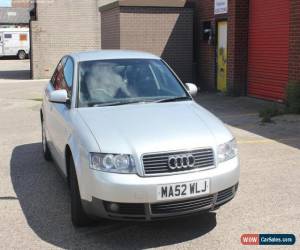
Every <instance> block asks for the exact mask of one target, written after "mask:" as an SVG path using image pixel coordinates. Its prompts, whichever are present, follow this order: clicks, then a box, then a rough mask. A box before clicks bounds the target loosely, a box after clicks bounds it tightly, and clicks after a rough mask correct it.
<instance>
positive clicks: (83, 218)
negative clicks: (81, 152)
mask: <svg viewBox="0 0 300 250" xmlns="http://www.w3.org/2000/svg"><path fill="white" fill-rule="evenodd" d="M69 178H70V196H71V219H72V223H73V225H74V226H75V227H87V226H91V225H93V224H95V221H93V220H92V219H91V218H89V217H88V215H87V214H86V213H85V211H84V209H83V207H82V203H81V197H80V192H79V186H78V181H77V175H76V170H75V165H74V161H73V159H72V158H71V160H70V176H69Z"/></svg>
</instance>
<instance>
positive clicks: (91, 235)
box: [0, 60, 300, 250]
mask: <svg viewBox="0 0 300 250" xmlns="http://www.w3.org/2000/svg"><path fill="white" fill-rule="evenodd" d="M14 69H18V70H17V72H16V74H14V73H13V72H14ZM27 70H28V62H27V64H26V62H25V61H21V62H20V61H14V60H9V62H8V63H7V61H0V79H2V80H0V159H1V161H0V248H1V249H55V248H64V249H76V248H78V249H86V248H89V249H145V248H162V249H230V250H232V249H249V247H245V246H242V245H241V243H240V237H241V234H244V233H293V234H295V235H296V237H297V239H298V242H297V243H296V244H297V245H296V246H294V247H293V248H291V249H297V248H298V249H299V248H300V244H299V239H300V238H299V236H300V195H299V190H300V167H299V166H300V150H299V149H300V117H299V116H282V117H279V118H276V119H275V123H272V124H267V125H261V124H260V122H259V118H258V116H257V111H258V110H259V109H260V108H261V107H262V106H264V105H265V103H264V102H260V101H257V100H254V99H250V98H229V97H223V96H218V95H207V94H205V95H199V97H198V98H197V100H198V101H199V102H200V103H201V104H203V105H204V106H205V107H207V108H208V109H210V110H211V111H212V112H213V113H215V114H217V115H218V116H219V117H220V118H221V119H222V120H223V121H225V122H226V124H227V125H228V127H229V128H230V129H231V130H232V132H233V133H234V134H235V136H236V137H237V140H238V144H239V149H240V156H241V179H240V188H239V191H238V194H237V196H236V198H235V199H234V200H233V201H231V202H230V203H229V204H227V205H226V206H224V207H222V208H221V209H220V210H218V211H216V212H213V213H210V214H207V215H196V216H192V217H186V218H180V219H175V220H170V221H162V222H151V223H136V222H114V221H104V222H103V223H101V224H99V225H97V226H95V227H91V228H83V229H76V228H74V227H73V226H72V224H71V221H70V199H69V193H68V188H67V185H66V184H65V183H64V181H63V180H62V178H61V177H60V175H59V174H58V172H57V171H56V169H55V166H54V165H53V164H52V163H46V162H45V161H44V159H43V157H42V146H41V132H40V130H41V129H40V122H39V108H40V105H41V102H40V101H39V98H41V96H42V90H43V88H44V85H45V83H46V81H28V80H22V79H26V78H27V76H28V75H27V73H28V72H27ZM20 72H21V73H20ZM22 72H23V73H22ZM26 72H27V73H26ZM268 249H271V247H268ZM277 249H288V247H280V248H277Z"/></svg>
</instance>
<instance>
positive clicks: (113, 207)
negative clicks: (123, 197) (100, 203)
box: [109, 203, 119, 213]
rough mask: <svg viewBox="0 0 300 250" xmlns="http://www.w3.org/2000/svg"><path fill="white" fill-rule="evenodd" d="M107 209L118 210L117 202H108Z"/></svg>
mask: <svg viewBox="0 0 300 250" xmlns="http://www.w3.org/2000/svg"><path fill="white" fill-rule="evenodd" d="M109 210H110V211H111V212H114V213H117V212H118V211H119V205H118V204H117V203H110V204H109Z"/></svg>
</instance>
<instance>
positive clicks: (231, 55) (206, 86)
mask: <svg viewBox="0 0 300 250" xmlns="http://www.w3.org/2000/svg"><path fill="white" fill-rule="evenodd" d="M188 4H189V5H191V6H194V8H195V10H196V13H195V24H196V26H195V28H194V30H195V31H194V32H195V34H196V40H195V53H196V56H195V58H196V61H197V69H198V70H197V73H198V74H197V81H198V83H199V85H200V87H201V88H202V89H203V90H209V91H213V90H216V46H217V37H216V35H217V32H216V27H217V22H218V21H219V20H220V21H221V20H227V21H228V64H227V67H228V73H227V85H228V92H229V94H233V95H243V94H245V89H246V84H247V55H248V49H247V47H248V43H247V41H248V36H247V33H248V0H229V1H228V4H229V6H228V14H225V15H217V16H215V15H214V1H213V0H201V1H200V0H189V1H188ZM207 21H210V22H211V28H212V30H213V34H214V35H213V39H212V41H211V42H208V41H204V40H203V24H204V22H207Z"/></svg>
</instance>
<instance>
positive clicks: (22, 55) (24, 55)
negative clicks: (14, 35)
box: [18, 50, 26, 60]
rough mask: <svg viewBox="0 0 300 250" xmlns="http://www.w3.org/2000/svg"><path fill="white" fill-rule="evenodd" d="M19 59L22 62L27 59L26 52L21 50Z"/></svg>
mask: <svg viewBox="0 0 300 250" xmlns="http://www.w3.org/2000/svg"><path fill="white" fill-rule="evenodd" d="M18 58H19V59H20V60H24V59H26V53H25V51H24V50H20V51H19V52H18Z"/></svg>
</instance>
